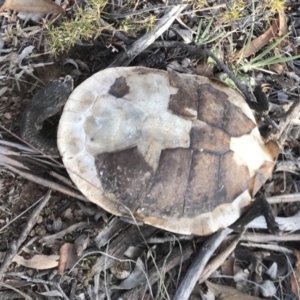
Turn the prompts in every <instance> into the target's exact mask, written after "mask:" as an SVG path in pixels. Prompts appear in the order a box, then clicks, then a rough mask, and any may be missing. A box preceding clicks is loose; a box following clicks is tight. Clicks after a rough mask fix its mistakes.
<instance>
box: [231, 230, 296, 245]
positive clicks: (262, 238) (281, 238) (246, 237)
mask: <svg viewBox="0 0 300 300" xmlns="http://www.w3.org/2000/svg"><path fill="white" fill-rule="evenodd" d="M234 236H235V235H231V236H230V237H229V238H232V237H234ZM240 241H244V242H246V241H247V242H253V243H268V242H277V243H280V242H299V241H300V234H287V235H276V234H269V233H268V234H265V233H257V232H256V233H250V232H246V233H244V234H243V236H242V237H241V238H240Z"/></svg>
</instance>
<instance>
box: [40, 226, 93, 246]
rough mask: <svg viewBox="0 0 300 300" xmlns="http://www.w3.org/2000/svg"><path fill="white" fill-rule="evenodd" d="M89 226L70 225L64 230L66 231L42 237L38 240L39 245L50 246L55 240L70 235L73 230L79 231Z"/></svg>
mask: <svg viewBox="0 0 300 300" xmlns="http://www.w3.org/2000/svg"><path fill="white" fill-rule="evenodd" d="M89 226H90V223H89V222H79V223H76V224H74V225H71V226H70V227H68V228H66V229H64V230H62V231H60V232H57V233H55V234H52V235H48V236H45V237H43V238H42V239H41V240H40V243H41V244H46V245H47V246H51V244H53V243H54V241H55V240H57V239H61V238H63V237H64V236H65V235H66V234H68V233H71V232H73V231H75V230H81V229H84V228H88V227H89Z"/></svg>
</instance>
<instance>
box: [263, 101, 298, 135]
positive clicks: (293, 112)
mask: <svg viewBox="0 0 300 300" xmlns="http://www.w3.org/2000/svg"><path fill="white" fill-rule="evenodd" d="M299 111H300V100H296V101H295V102H294V103H293V104H292V105H291V107H290V108H289V110H288V111H287V112H286V114H285V115H284V116H283V117H282V118H281V120H280V123H279V126H278V127H279V131H278V132H277V133H276V134H274V135H271V136H270V137H268V138H269V139H272V140H275V141H279V140H280V139H284V137H283V133H284V131H285V130H286V128H287V127H288V126H289V125H290V124H291V122H292V120H293V119H295V118H297V117H298V116H299Z"/></svg>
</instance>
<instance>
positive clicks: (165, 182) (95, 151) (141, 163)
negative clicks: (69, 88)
mask: <svg viewBox="0 0 300 300" xmlns="http://www.w3.org/2000/svg"><path fill="white" fill-rule="evenodd" d="M57 145H58V149H59V152H60V154H61V157H62V160H63V163H64V165H65V167H66V169H67V171H68V173H69V175H70V177H71V179H72V181H73V182H74V183H75V185H76V186H77V187H78V189H79V190H80V191H81V192H82V193H83V194H84V195H85V196H86V197H87V198H88V199H89V200H90V201H91V202H93V203H95V204H97V205H98V206H100V207H102V208H103V209H105V210H106V211H108V212H109V213H111V214H114V215H117V216H121V217H124V218H126V219H129V220H132V221H133V222H137V221H139V222H142V223H145V224H148V225H152V226H155V227H158V228H161V229H164V230H167V231H170V232H174V233H179V234H186V235H200V236H203V235H208V234H211V233H213V232H215V231H217V230H219V229H221V228H226V227H228V226H230V225H231V224H232V223H234V222H235V221H236V220H237V219H238V218H239V217H240V215H241V213H242V212H243V210H245V209H246V207H247V206H249V205H250V203H251V201H252V199H253V197H254V195H255V194H256V193H257V192H258V190H259V189H260V188H261V186H262V185H263V184H264V182H265V181H266V180H267V179H268V178H269V177H270V176H271V174H272V170H273V167H274V165H275V162H276V158H277V156H278V154H279V146H278V145H277V143H276V142H275V141H268V142H265V141H264V139H263V138H262V136H261V135H260V132H259V129H258V127H257V123H256V120H255V117H254V114H253V112H252V110H251V109H250V107H249V106H248V104H247V103H246V101H245V100H244V98H243V97H242V95H241V94H240V93H239V92H238V91H237V90H234V89H232V88H230V87H228V86H226V85H225V84H224V83H222V82H220V81H218V80H216V79H210V78H207V77H203V76H199V75H192V74H181V73H177V72H175V71H172V70H167V71H165V70H158V69H150V68H145V67H116V68H108V69H105V70H102V71H100V72H98V73H95V74H94V75H92V76H91V77H89V78H88V79H86V80H85V81H84V82H83V83H81V84H80V85H79V86H78V87H76V88H75V89H74V91H73V92H72V93H71V95H70V96H69V98H68V100H67V102H66V104H65V106H64V109H63V113H62V116H61V118H60V121H59V126H58V132H57Z"/></svg>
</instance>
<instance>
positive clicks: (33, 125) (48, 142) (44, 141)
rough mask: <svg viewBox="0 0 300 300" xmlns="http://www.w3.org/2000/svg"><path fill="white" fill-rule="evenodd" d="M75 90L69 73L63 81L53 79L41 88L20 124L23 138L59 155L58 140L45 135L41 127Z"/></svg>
mask: <svg viewBox="0 0 300 300" xmlns="http://www.w3.org/2000/svg"><path fill="white" fill-rule="evenodd" d="M72 90H73V79H72V77H71V76H69V75H67V76H66V77H65V78H64V80H63V81H60V80H53V81H51V82H50V83H48V84H47V85H46V87H45V88H43V89H40V90H39V91H38V92H37V93H36V94H35V95H34V96H33V98H32V100H31V101H30V103H29V105H28V106H27V107H26V109H25V110H24V112H23V114H22V116H21V121H20V124H19V127H20V135H21V137H22V139H24V140H25V141H27V142H28V143H30V144H31V146H33V147H34V148H36V149H38V150H40V151H42V152H45V153H46V154H49V155H59V152H58V149H57V145H56V140H55V139H53V138H51V137H45V136H44V135H43V134H42V132H41V129H42V128H43V123H44V121H45V120H46V119H48V118H50V117H52V116H53V115H55V114H57V113H59V112H61V111H62V108H63V106H64V105H65V103H66V101H67V99H68V97H69V95H70V93H71V92H72Z"/></svg>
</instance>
